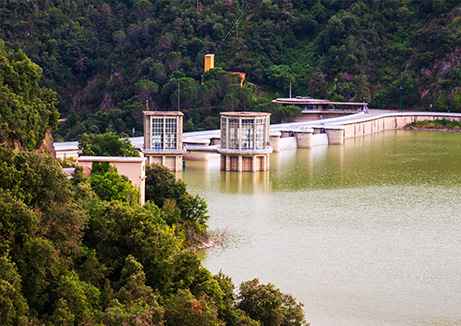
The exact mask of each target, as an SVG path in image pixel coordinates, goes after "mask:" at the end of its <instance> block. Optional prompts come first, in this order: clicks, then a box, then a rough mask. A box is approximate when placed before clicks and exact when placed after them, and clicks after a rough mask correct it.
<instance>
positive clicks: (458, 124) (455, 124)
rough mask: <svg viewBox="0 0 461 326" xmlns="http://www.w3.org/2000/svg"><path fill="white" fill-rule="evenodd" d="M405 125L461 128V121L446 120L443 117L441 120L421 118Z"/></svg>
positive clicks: (428, 127)
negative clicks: (421, 119)
mask: <svg viewBox="0 0 461 326" xmlns="http://www.w3.org/2000/svg"><path fill="white" fill-rule="evenodd" d="M407 127H413V128H424V129H451V130H461V121H457V120H448V119H446V118H443V119H441V120H439V119H437V120H423V121H416V122H412V123H409V124H408V125H407Z"/></svg>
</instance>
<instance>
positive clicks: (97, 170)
mask: <svg viewBox="0 0 461 326" xmlns="http://www.w3.org/2000/svg"><path fill="white" fill-rule="evenodd" d="M91 187H92V188H93V190H94V192H95V193H96V194H97V195H98V196H99V198H101V199H102V200H106V201H115V200H116V201H121V202H126V203H129V204H130V205H134V204H136V203H138V202H139V198H140V193H139V189H136V188H135V187H134V186H133V184H132V183H131V182H130V181H129V180H128V178H127V177H125V176H121V175H119V174H118V173H117V169H116V168H115V167H114V166H109V164H108V163H107V162H104V163H98V162H94V163H93V167H92V170H91Z"/></svg>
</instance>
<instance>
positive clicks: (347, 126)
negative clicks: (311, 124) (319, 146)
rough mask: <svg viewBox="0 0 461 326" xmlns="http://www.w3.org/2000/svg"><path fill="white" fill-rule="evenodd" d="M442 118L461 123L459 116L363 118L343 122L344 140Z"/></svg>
mask: <svg viewBox="0 0 461 326" xmlns="http://www.w3.org/2000/svg"><path fill="white" fill-rule="evenodd" d="M442 118H446V119H449V120H453V119H455V120H458V121H461V114H459V113H451V114H450V113H423V112H415V113H410V112H404V113H385V114H380V115H376V116H370V117H363V118H360V119H354V120H349V121H344V122H343V125H344V138H352V137H359V136H365V135H370V134H373V133H376V132H380V131H385V130H395V129H403V128H404V127H405V126H406V125H407V124H409V123H412V122H414V121H423V120H437V119H442Z"/></svg>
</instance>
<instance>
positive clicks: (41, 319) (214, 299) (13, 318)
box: [0, 146, 303, 326]
mask: <svg viewBox="0 0 461 326" xmlns="http://www.w3.org/2000/svg"><path fill="white" fill-rule="evenodd" d="M0 162H1V164H0V307H1V309H0V324H1V325H6V326H10V325H49V326H52V325H99V326H102V325H159V326H161V325H166V326H168V325H171V326H176V325H197V326H198V325H200V326H202V325H216V326H218V325H224V324H225V325H248V326H257V325H269V326H270V325H274V326H275V325H303V323H291V324H284V323H280V322H279V321H278V319H277V320H273V321H270V322H266V320H263V318H265V316H266V315H270V314H273V313H274V309H273V307H272V306H270V307H267V309H266V308H262V309H263V310H264V309H265V310H266V313H265V314H262V315H261V316H258V315H255V316H253V317H251V314H252V309H254V307H253V304H251V303H250V304H248V300H252V298H253V297H254V294H251V296H249V298H248V300H247V299H245V298H246V297H247V294H246V292H245V291H244V290H243V289H244V288H242V294H241V296H240V301H241V303H240V305H241V306H242V307H241V308H239V307H238V306H237V303H238V301H237V300H236V296H235V294H234V286H233V284H232V282H231V280H230V279H229V278H228V277H226V276H224V275H221V274H219V275H215V276H213V275H211V274H210V272H209V271H208V270H207V269H205V268H204V267H203V266H202V265H201V262H200V260H199V258H198V257H197V255H196V254H195V253H194V252H193V251H192V250H187V249H184V246H185V244H186V240H185V236H184V235H181V234H180V233H181V231H178V230H180V229H181V227H180V223H175V222H173V221H171V220H169V213H168V212H167V211H165V210H164V209H160V208H158V207H157V206H156V205H155V204H154V203H153V202H148V203H146V204H145V205H144V206H142V207H141V206H139V205H137V204H135V203H133V202H131V203H128V202H127V201H126V200H123V193H124V190H122V194H120V195H122V196H121V197H120V198H118V197H116V198H115V200H113V199H114V198H113V197H111V198H108V199H110V201H109V200H104V199H103V198H101V196H100V195H99V190H98V188H97V187H95V184H94V181H95V180H94V178H93V177H92V178H91V179H89V178H86V177H84V176H83V174H82V171H81V169H77V170H76V173H75V175H74V177H73V178H72V179H71V180H69V179H67V177H66V175H65V174H63V173H62V172H61V169H60V167H59V165H58V164H57V163H56V161H55V160H53V159H52V158H51V157H42V156H40V155H39V154H35V153H34V152H23V151H20V152H19V153H14V152H13V151H12V150H10V149H7V148H6V147H4V146H0ZM95 170H99V171H96V172H95V174H96V175H99V176H101V175H102V173H103V172H104V171H105V170H106V169H105V167H103V166H102V167H99V168H97V167H95ZM109 172H110V173H112V174H116V172H115V171H110V170H109ZM111 178H112V175H111V177H110V178H108V179H111ZM173 178H174V176H173ZM102 196H103V197H104V196H105V195H104V194H102ZM153 199H154V201H155V200H156V199H157V198H153ZM164 206H165V204H164ZM167 221H168V222H167ZM269 287H270V289H272V290H273V291H272V290H271V291H270V292H268V293H259V294H258V298H261V300H263V301H264V302H270V301H271V300H273V299H274V296H275V298H276V299H277V300H278V297H279V296H282V294H281V293H280V292H279V291H278V290H274V288H273V286H271V285H269ZM274 291H275V292H274ZM285 301H286V300H285ZM285 301H283V302H285ZM243 302H245V304H243ZM277 302H278V301H277ZM254 304H256V303H254ZM290 305H291V306H286V304H285V303H284V304H283V305H282V306H280V307H278V308H277V309H278V310H277V311H278V312H281V313H283V314H284V316H296V317H293V318H296V320H299V321H302V320H303V319H298V318H303V316H302V314H301V315H299V311H298V307H299V304H296V303H290ZM252 307H253V308H252ZM287 308H288V310H286V309H287ZM258 309H259V310H261V308H258ZM289 318H292V317H289ZM290 320H292V319H290Z"/></svg>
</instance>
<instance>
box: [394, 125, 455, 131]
mask: <svg viewBox="0 0 461 326" xmlns="http://www.w3.org/2000/svg"><path fill="white" fill-rule="evenodd" d="M403 129H404V130H418V131H445V132H461V129H456V128H417V127H413V126H405V127H403Z"/></svg>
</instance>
